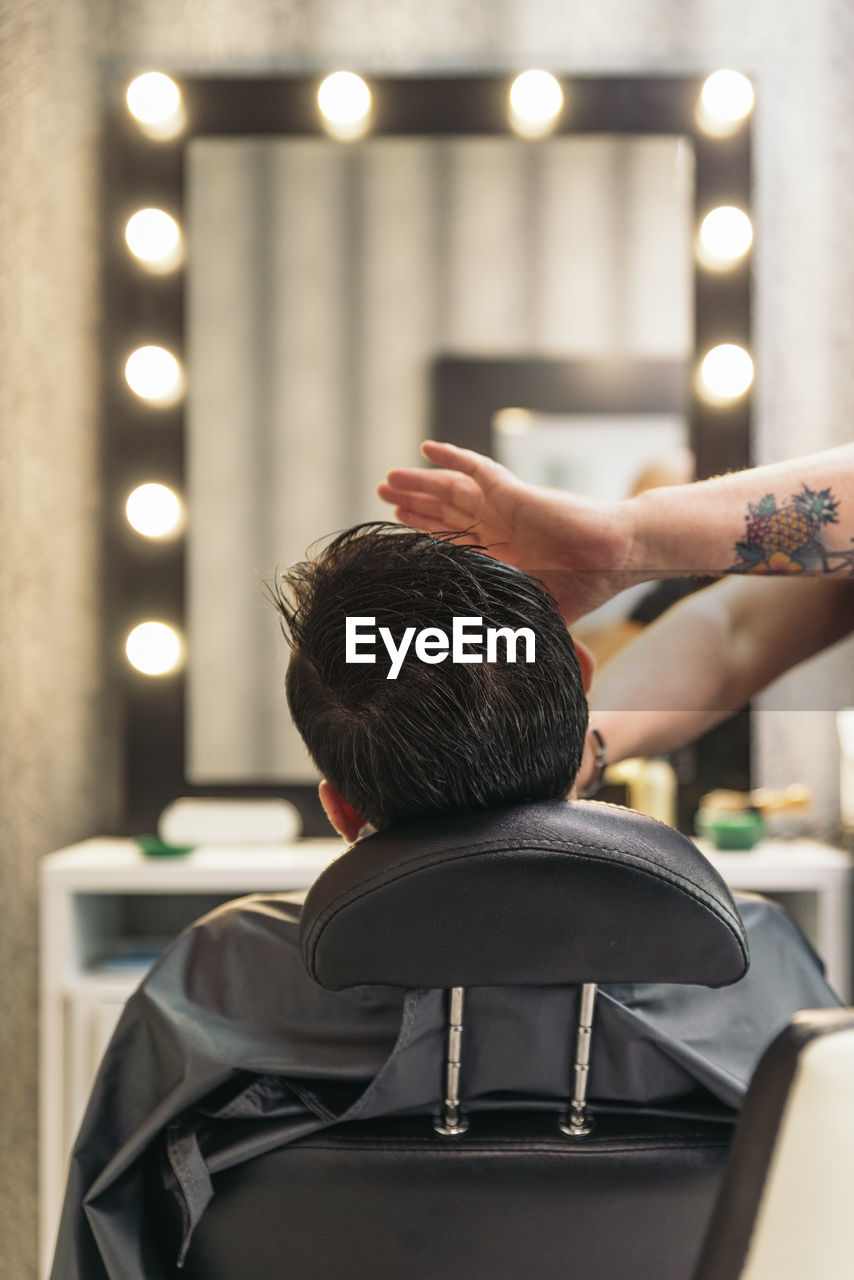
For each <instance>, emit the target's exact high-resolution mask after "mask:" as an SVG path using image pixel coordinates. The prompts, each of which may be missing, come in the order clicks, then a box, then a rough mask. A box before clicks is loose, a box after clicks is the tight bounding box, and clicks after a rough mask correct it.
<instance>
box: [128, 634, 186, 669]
mask: <svg viewBox="0 0 854 1280" xmlns="http://www.w3.org/2000/svg"><path fill="white" fill-rule="evenodd" d="M183 651H184V646H183V644H182V642H181V637H180V636H179V635H178V632H177V631H175V629H174V628H173V627H170V626H167V624H166V623H165V622H141V623H140V624H139V626H138V627H134V629H133V631H131V633H130V634H129V635H128V637H127V639H126V641H125V653H126V654H127V659H128V662H129V663H130V664H131V666H132V667H136V669H137V671H141V672H142V673H143V675H146V676H163V675H166V674H167V673H168V672H170V671H174V670H175V669H176V668H177V667H178V666H179V665H180V663H181V660H182V658H183Z"/></svg>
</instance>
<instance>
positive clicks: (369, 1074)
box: [51, 895, 840, 1280]
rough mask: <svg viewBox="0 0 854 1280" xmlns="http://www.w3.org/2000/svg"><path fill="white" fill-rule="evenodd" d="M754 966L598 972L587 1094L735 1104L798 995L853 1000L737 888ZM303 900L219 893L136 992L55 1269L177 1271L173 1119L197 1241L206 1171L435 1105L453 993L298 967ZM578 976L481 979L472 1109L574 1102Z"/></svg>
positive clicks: (101, 1084)
mask: <svg viewBox="0 0 854 1280" xmlns="http://www.w3.org/2000/svg"><path fill="white" fill-rule="evenodd" d="M738 904H739V909H740V911H741V914H742V917H743V919H744V923H745V926H746V929H747V933H748V938H749V941H750V949H751V957H752V963H751V968H750V970H749V972H748V973H747V975H746V977H745V978H743V979H742V980H741V981H740V982H738V983H736V984H735V985H734V986H732V987H728V988H723V989H719V990H714V991H713V990H709V989H707V988H704V987H697V986H674V985H666V984H645V985H630V984H623V985H620V986H610V987H603V988H601V989H600V997H599V1002H598V1006H597V1013H596V1023H595V1030H594V1037H593V1055H592V1066H591V1085H590V1094H591V1097H592V1098H594V1099H598V1100H600V1101H626V1100H630V1101H633V1102H638V1103H646V1104H650V1105H652V1104H655V1103H656V1102H660V1101H662V1100H664V1099H670V1098H674V1097H678V1096H679V1095H682V1094H685V1093H686V1092H688V1091H690V1090H692V1089H695V1088H696V1086H697V1085H698V1084H699V1085H702V1086H704V1087H705V1088H706V1089H708V1090H709V1091H710V1092H711V1093H712V1094H713V1095H714V1096H715V1097H716V1098H718V1099H720V1100H721V1101H722V1102H724V1103H726V1104H728V1105H729V1106H734V1107H737V1106H738V1105H739V1104H740V1102H741V1099H742V1097H743V1094H744V1091H745V1088H746V1085H747V1081H748V1079H749V1077H750V1075H751V1073H752V1071H753V1068H754V1066H755V1065H756V1062H757V1060H758V1058H759V1056H760V1055H761V1053H762V1050H763V1049H764V1048H765V1046H766V1045H767V1044H768V1043H769V1041H770V1040H771V1039H772V1038H773V1037H774V1036H775V1035H776V1034H777V1032H778V1031H779V1030H780V1029H781V1028H782V1026H783V1025H784V1024H785V1023H786V1022H787V1021H788V1020H789V1018H790V1017H791V1015H792V1013H794V1012H795V1011H796V1010H798V1009H804V1008H820V1007H828V1006H836V1005H838V1004H839V1003H840V1002H839V1000H838V999H837V998H836V996H835V995H834V993H833V992H832V991H831V989H830V988H829V987H828V985H827V983H826V982H825V981H824V977H823V974H822V970H821V966H820V964H819V962H818V960H817V959H816V957H815V955H814V953H813V952H812V950H811V949H810V948H809V946H808V944H807V943H806V942H805V940H804V939H803V937H802V935H801V934H800V933H799V931H798V930H797V929H796V927H795V926H794V925H793V924H792V923H791V921H790V920H789V919H788V917H787V916H786V915H785V913H784V912H782V911H781V910H780V908H778V907H777V906H775V905H773V904H771V903H768V902H765V901H764V900H762V899H759V898H752V897H747V896H744V897H739V898H738ZM299 910H300V908H299V898H298V896H297V895H273V896H253V897H251V898H244V899H241V900H239V901H237V902H235V903H229V904H227V905H226V906H224V907H221V908H219V909H218V910H217V911H215V912H213V913H212V914H211V915H209V916H207V917H205V918H204V919H203V920H201V921H199V922H198V923H196V924H195V925H193V926H191V927H190V928H189V929H188V930H186V931H185V932H184V933H183V934H182V935H181V936H180V937H179V938H178V939H176V941H175V942H174V943H172V944H171V945H170V946H169V947H168V948H167V950H166V951H165V952H164V954H163V955H162V956H161V958H160V959H159V961H158V962H157V964H156V965H155V966H154V968H153V969H152V971H151V972H150V974H149V975H148V977H147V978H146V979H145V981H144V982H143V983H142V985H141V986H140V987H139V989H138V990H137V992H136V993H135V994H134V995H133V996H132V997H131V999H130V1001H129V1002H128V1005H127V1007H126V1009H125V1011H124V1013H123V1015H122V1018H121V1020H120V1022H119V1025H118V1027H117V1029H116V1032H115V1034H114V1036H113V1039H112V1041H111V1043H110V1045H109V1048H108V1049H107V1052H106V1054H105V1057H104V1060H103V1063H102V1064H101V1068H100V1071H99V1073H98V1077H97V1080H96V1083H95V1086H94V1089H93V1092H92V1096H91V1099H90V1103H89V1106H88V1109H87V1112H86V1115H85V1118H84V1120H83V1124H82V1126H81V1129H80V1133H79V1135H78V1139H77V1142H76V1145H75V1149H74V1153H73V1156H72V1161H71V1168H70V1174H69V1181H68V1187H67V1192H66V1199H65V1206H64V1210H63V1216H62V1224H61V1228H60V1233H59V1240H58V1244H57V1250H56V1256H55V1260H54V1267H53V1271H52V1273H51V1274H52V1280H105V1277H108V1278H109V1280H143V1278H144V1280H164V1271H163V1267H162V1264H161V1263H160V1261H159V1259H158V1258H157V1257H156V1256H154V1250H153V1247H152V1245H151V1243H150V1233H149V1232H147V1231H146V1224H145V1207H144V1194H143V1159H142V1157H143V1156H144V1154H145V1153H146V1151H147V1150H148V1149H149V1148H150V1144H151V1143H152V1142H153V1140H154V1139H155V1138H157V1137H158V1136H159V1135H162V1134H163V1133H164V1132H166V1133H168V1149H169V1160H170V1163H171V1167H172V1176H173V1178H174V1181H175V1183H176V1189H177V1190H178V1192H179V1193H180V1198H181V1200H182V1202H183V1204H182V1207H183V1211H184V1214H185V1222H186V1225H187V1233H186V1235H187V1238H188V1237H189V1231H190V1230H191V1228H192V1226H193V1224H194V1223H195V1221H197V1220H198V1218H199V1216H200V1215H201V1213H202V1212H203V1211H204V1207H205V1204H206V1203H207V1200H208V1198H209V1195H210V1184H209V1174H210V1173H211V1172H215V1171H217V1170H218V1169H221V1168H225V1167H228V1166H229V1165H231V1164H235V1163H238V1162H240V1161H242V1160H246V1159H249V1158H250V1157H251V1156H253V1155H257V1154H259V1153H260V1152H261V1151H263V1150H266V1149H269V1148H270V1147H273V1146H278V1145H281V1144H283V1143H286V1142H293V1141H296V1140H297V1139H299V1138H301V1137H304V1136H306V1135H307V1134H309V1133H312V1132H316V1131H317V1130H319V1129H321V1128H323V1127H325V1126H327V1125H329V1124H331V1123H334V1122H336V1121H338V1120H341V1119H351V1118H352V1119H355V1118H357V1117H358V1118H360V1119H368V1118H370V1117H374V1116H381V1115H388V1114H391V1113H394V1112H399V1111H404V1110H427V1111H430V1110H433V1109H435V1107H436V1105H437V1104H438V1103H439V1101H440V1098H441V1084H442V1069H441V1064H442V1059H443V1051H444V1017H445V1013H444V996H443V993H442V992H439V991H434V990H413V991H407V992H405V993H404V992H403V991H400V990H397V989H394V988H388V987H386V988H379V987H371V988H367V987H362V988H354V989H353V990H350V991H343V992H327V991H324V990H323V989H322V988H320V987H318V986H317V985H316V984H315V983H314V982H313V981H312V980H311V979H310V978H309V977H308V975H307V974H306V972H305V970H304V969H303V967H302V963H301V960H300V955H299V945H298V921H299ZM576 1000H577V990H576V989H575V988H571V987H533V988H531V987H481V988H472V989H471V990H470V991H469V993H468V999H467V1007H466V1031H465V1039H464V1046H463V1058H464V1065H463V1077H462V1085H463V1093H464V1096H465V1098H466V1101H467V1105H474V1106H476V1105H478V1101H480V1103H481V1104H484V1103H485V1102H486V1100H487V1098H488V1095H491V1094H495V1093H498V1092H501V1093H507V1092H512V1093H516V1094H522V1095H525V1096H526V1097H527V1098H529V1099H531V1100H532V1101H534V1102H535V1101H536V1100H546V1099H554V1098H560V1097H565V1096H566V1093H567V1091H568V1086H567V1082H568V1080H569V1078H570V1051H571V1042H572V1039H573V1032H572V1028H573V1024H574V1020H575V1007H576Z"/></svg>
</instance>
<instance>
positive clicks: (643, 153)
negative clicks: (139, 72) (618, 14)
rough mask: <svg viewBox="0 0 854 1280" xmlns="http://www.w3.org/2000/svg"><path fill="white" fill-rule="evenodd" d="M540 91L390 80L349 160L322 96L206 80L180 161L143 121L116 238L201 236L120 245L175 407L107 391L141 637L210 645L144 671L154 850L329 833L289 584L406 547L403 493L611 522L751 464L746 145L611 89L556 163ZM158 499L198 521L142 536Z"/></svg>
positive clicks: (130, 315) (135, 739) (114, 382)
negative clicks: (737, 210) (362, 537)
mask: <svg viewBox="0 0 854 1280" xmlns="http://www.w3.org/2000/svg"><path fill="white" fill-rule="evenodd" d="M511 79H512V77H507V78H505V77H485V78H479V79H454V78H449V79H446V80H433V81H429V80H418V79H411V80H409V79H401V80H394V81H377V82H374V83H373V84H372V86H371V87H372V92H373V105H372V114H371V117H370V126H371V127H370V130H369V132H368V133H367V134H366V136H364V137H363V138H361V139H358V140H349V141H345V142H342V141H341V140H337V139H333V138H330V137H329V136H327V134H326V133H325V132H324V130H323V128H322V127H321V123H320V120H319V117H318V113H317V107H316V91H317V83H315V82H314V81H312V80H309V79H308V78H305V79H302V80H246V81H231V80H229V81H215V80H192V79H190V80H185V81H181V91H182V96H183V104H184V118H183V132H179V133H177V134H174V135H173V134H170V136H168V137H166V138H164V137H160V136H151V135H150V133H149V134H146V133H145V131H143V130H140V129H138V128H137V127H136V125H135V124H134V122H133V121H131V120H129V118H128V115H127V111H126V109H125V108H124V103H123V101H122V102H121V103H119V101H118V98H117V105H116V108H115V111H114V113H113V115H112V116H111V119H110V124H109V128H108V130H107V158H106V161H105V163H106V165H107V167H108V171H109V172H110V173H111V175H112V181H111V182H110V183H109V184H108V186H107V204H106V208H105V216H106V218H107V219H108V221H109V223H110V226H111V229H114V228H115V227H117V226H118V225H121V226H122V228H124V226H125V224H126V223H127V221H128V216H129V215H130V214H132V213H133V212H134V211H135V210H137V209H140V208H146V207H148V208H155V209H160V210H162V211H164V212H166V213H169V214H170V215H173V217H174V218H175V220H176V222H177V223H178V224H180V240H179V241H178V242H177V243H176V244H175V245H173V246H172V248H171V249H170V254H171V256H170V258H169V263H168V264H167V267H168V269H167V268H166V267H164V269H163V270H159V269H158V270H156V271H155V270H148V269H146V267H145V264H144V263H143V264H142V265H140V263H139V262H138V261H136V260H134V259H133V258H132V256H131V255H130V254H129V253H128V250H127V245H125V243H124V242H121V243H120V242H119V240H118V237H117V236H115V235H113V233H112V230H111V237H110V239H109V243H108V246H107V264H106V273H105V277H106V284H107V305H108V316H109V323H108V325H107V328H106V331H105V351H106V356H105V358H106V360H107V362H108V365H109V364H110V362H112V364H113V365H115V367H116V369H121V368H124V369H125V370H126V377H127V379H128V381H129V382H130V385H131V386H133V383H132V381H131V373H132V371H131V369H130V366H126V365H125V363H124V362H125V361H126V360H127V354H128V351H129V350H132V349H133V348H134V347H137V346H139V345H140V344H143V345H145V348H146V352H147V354H146V357H145V358H146V359H147V360H149V361H150V362H154V361H155V360H160V362H161V364H162V365H163V368H162V369H160V367H159V366H158V369H157V370H155V369H154V368H153V364H152V371H153V373H158V376H160V374H162V376H163V378H166V377H167V374H168V378H169V387H168V388H167V390H164V391H162V394H161V393H160V392H158V395H157V396H156V397H154V398H153V399H151V398H150V399H148V400H146V399H145V397H144V396H143V395H142V394H141V393H139V392H137V393H136V395H135V396H134V395H131V394H130V393H129V391H128V386H127V385H126V384H125V381H124V379H123V378H120V377H119V376H118V374H116V375H115V376H113V374H112V373H110V374H109V376H108V377H107V378H105V387H106V393H105V409H104V429H105V435H106V440H105V445H106V447H105V457H106V462H107V484H108V488H109V493H110V495H111V498H110V501H111V503H112V505H111V506H110V515H109V520H111V521H112V522H113V523H112V525H111V527H110V529H109V530H108V532H109V533H110V535H111V541H110V545H111V564H110V569H111V581H112V583H113V591H112V597H111V610H112V613H111V618H112V621H111V626H113V627H114V628H115V630H116V632H117V633H119V635H124V634H126V633H129V632H130V631H131V629H132V627H133V626H134V625H135V624H138V623H141V622H143V621H145V620H146V619H149V618H150V619H154V620H158V621H160V622H161V623H167V624H169V625H170V626H171V627H173V628H174V630H175V632H176V633H177V635H178V639H179V640H180V641H181V642H182V643H181V644H180V646H179V647H178V648H176V650H175V652H176V654H177V655H178V657H177V658H176V660H175V664H174V666H173V667H172V668H169V669H166V668H163V667H161V672H162V674H159V675H150V674H147V673H146V672H145V671H142V670H141V669H131V668H130V667H129V665H128V663H127V662H126V661H125V658H124V653H123V652H121V653H120V652H119V649H118V640H117V641H116V649H115V654H114V658H113V661H114V662H115V666H116V687H117V690H118V691H119V692H120V694H121V699H120V702H121V708H122V711H123V715H124V722H123V723H124V740H125V761H126V763H125V770H126V793H127V805H126V819H127V823H128V825H129V826H135V827H137V828H139V827H140V826H141V825H143V824H150V823H151V822H152V821H153V820H155V819H156V816H157V813H158V811H159V809H160V808H162V807H163V805H164V804H165V803H167V802H168V801H169V800H170V799H172V798H174V796H175V795H177V794H180V793H193V792H194V791H196V792H211V791H214V792H220V793H228V794H244V793H250V792H255V793H258V792H262V793H264V792H274V793H278V794H287V795H290V796H292V797H293V798H294V799H297V800H298V801H299V802H300V803H304V804H305V806H306V813H307V814H308V828H307V829H308V830H311V829H312V828H313V826H315V825H316V824H315V821H314V818H312V816H311V813H310V802H309V799H308V797H309V796H310V794H311V791H312V788H313V784H314V781H315V775H314V770H313V768H312V766H311V763H310V761H309V760H308V759H307V757H306V755H305V753H304V751H303V748H302V746H301V744H300V742H299V740H298V738H297V736H296V735H295V733H294V732H293V731H292V730H291V728H290V724H289V720H288V716H287V713H286V710H285V708H284V705H283V694H282V682H283V673H284V666H285V660H286V655H285V651H284V647H283V642H282V641H281V639H280V637H279V636H278V631H277V624H276V619H275V615H274V613H273V611H272V609H271V608H270V606H269V605H268V604H267V602H266V600H265V597H264V591H263V586H262V584H263V582H264V580H265V579H269V578H270V577H271V576H272V575H273V574H274V573H275V571H276V569H277V568H280V567H282V566H286V565H288V564H290V563H291V562H293V561H295V560H298V559H302V558H304V557H305V553H306V549H307V547H308V546H309V545H310V544H311V543H312V542H313V541H315V540H316V539H318V538H320V537H322V536H324V535H326V534H329V533H331V532H333V531H335V530H338V529H341V528H344V527H347V526H348V525H350V524H352V523H354V522H356V521H359V520H365V519H371V518H382V517H386V516H387V515H388V514H389V513H388V511H387V509H386V508H384V507H383V505H382V504H381V503H380V502H379V500H378V499H377V498H376V496H375V487H376V484H377V482H378V480H379V479H380V478H381V476H382V475H383V474H384V472H385V471H386V470H387V469H388V468H389V467H391V466H394V465H400V464H406V463H415V462H416V461H417V460H418V446H419V443H420V441H421V440H422V439H423V438H424V437H426V436H428V435H439V436H441V437H444V438H449V439H455V440H457V441H458V442H459V443H464V444H469V445H471V446H472V447H475V448H480V449H483V450H488V451H491V452H492V453H493V454H494V455H495V456H497V457H499V458H500V459H501V460H502V461H504V462H505V463H506V464H507V465H509V466H510V467H511V468H513V469H514V470H516V471H518V472H519V474H521V475H523V476H524V477H525V478H527V479H531V480H539V481H544V482H546V483H550V484H558V485H567V486H572V487H576V488H579V489H581V490H583V491H585V490H586V491H588V492H597V491H601V486H602V484H603V483H604V484H606V485H609V486H610V487H611V490H613V489H614V487H615V486H616V487H617V488H626V489H627V490H628V488H629V487H630V486H631V484H632V482H633V476H634V475H636V474H637V473H640V472H641V471H642V470H643V468H644V467H646V466H647V465H648V464H650V463H654V462H655V461H656V460H658V459H660V458H661V457H662V456H663V455H666V454H672V453H673V452H674V451H677V452H679V451H681V452H683V453H684V452H685V450H686V449H687V448H690V449H691V450H693V452H694V454H695V456H696V459H697V465H698V472H699V474H701V475H702V474H708V473H709V472H710V471H712V470H722V469H725V468H726V467H728V466H733V465H736V466H737V465H743V464H744V463H745V462H746V461H747V449H748V437H747V422H748V405H747V398H746V397H742V398H741V399H740V400H739V401H737V402H733V403H728V404H718V405H710V404H709V403H706V402H704V401H703V400H702V399H701V398H700V397H699V395H698V393H697V387H696V381H695V371H696V367H697V362H698V359H699V358H700V357H701V356H702V354H703V353H704V351H705V350H706V349H707V348H710V347H711V346H713V345H714V344H715V343H717V342H722V341H734V342H741V343H745V342H747V341H749V315H748V309H749V276H748V269H747V266H746V260H745V261H742V262H741V263H739V264H737V265H736V266H735V267H734V268H732V269H727V270H713V269H712V268H710V267H706V266H704V265H703V264H702V262H701V261H700V258H699V257H698V253H697V236H698V231H699V227H700V223H701V220H702V218H703V217H704V216H705V215H706V214H707V213H708V212H709V211H710V210H712V209H714V208H715V207H717V206H719V205H727V206H733V205H738V206H740V207H741V208H746V207H747V206H748V201H749V134H748V132H747V131H746V130H742V131H741V133H740V134H738V135H732V134H730V135H728V136H726V137H714V136H706V135H704V134H703V133H702V130H700V129H699V127H698V125H697V122H696V114H695V112H696V104H697V102H698V101H699V93H700V89H701V86H702V78H701V77H698V78H687V79H663V80H662V79H655V78H652V79H610V80H609V79H597V78H591V79H587V80H579V81H575V82H572V83H571V84H570V83H569V82H568V81H567V82H566V83H565V85H564V88H565V93H566V101H567V106H566V109H565V111H564V114H563V116H562V117H561V118H560V121H559V123H558V127H557V129H556V131H555V133H554V135H553V136H550V137H541V138H536V139H531V138H520V137H518V136H515V135H514V134H513V133H512V132H511V130H510V129H509V128H508V116H507V90H508V88H509V85H510V82H511ZM161 221H162V220H161ZM163 228H165V229H168V230H169V231H170V235H173V236H174V229H173V228H172V227H171V226H169V225H168V220H167V221H166V222H164V223H163ZM155 230H156V228H155ZM164 234H165V230H164ZM170 243H171V241H170ZM128 245H130V240H128ZM133 253H134V254H136V253H137V250H135V249H134V250H133ZM160 347H164V348H166V349H167V350H173V351H175V352H176V353H177V354H178V356H179V360H180V366H176V367H174V368H173V367H171V366H170V367H169V368H167V367H166V365H167V363H168V362H167V361H165V359H164V357H163V355H162V353H161V355H158V354H157V350H158V349H159V348H160ZM158 370H159V372H158ZM153 373H152V376H153ZM167 391H168V394H167ZM514 415H515V417H514ZM520 415H521V416H520ZM630 472H631V473H632V474H630ZM152 482H153V483H165V484H167V485H169V486H171V487H172V488H174V489H175V490H176V492H177V493H178V495H179V497H180V498H181V500H182V506H181V518H180V523H179V524H178V525H177V526H176V531H177V532H176V536H173V537H171V538H160V539H156V538H146V537H143V536H139V534H138V533H136V532H135V531H134V530H132V529H130V528H128V526H127V521H126V520H125V518H124V505H123V504H124V501H125V497H126V494H127V492H129V491H130V490H131V489H132V488H133V487H134V486H141V485H142V484H144V483H152ZM120 501H121V503H122V506H121V507H120V506H119V502H120ZM119 513H120V514H119ZM128 520H130V515H128ZM135 528H136V526H134V529H135ZM176 643H177V642H176ZM152 670H153V669H152Z"/></svg>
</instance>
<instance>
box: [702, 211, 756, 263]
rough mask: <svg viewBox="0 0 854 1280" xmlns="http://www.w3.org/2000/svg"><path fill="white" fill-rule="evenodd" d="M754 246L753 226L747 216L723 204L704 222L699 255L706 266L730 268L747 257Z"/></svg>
mask: <svg viewBox="0 0 854 1280" xmlns="http://www.w3.org/2000/svg"><path fill="white" fill-rule="evenodd" d="M752 243H753V225H752V223H751V221H750V219H749V218H748V216H747V214H746V213H744V212H743V210H741V209H736V208H735V207H734V206H733V205H729V204H722V205H720V206H719V207H718V208H717V209H712V211H711V213H707V214H706V216H705V218H704V219H703V222H702V225H701V227H700V238H699V244H698V253H699V256H700V259H701V261H702V262H703V263H704V265H705V266H708V267H728V266H731V264H732V263H733V262H737V261H738V259H739V258H743V257H744V255H745V254H746V253H747V250H748V249H749V248H750V246H751V244H752Z"/></svg>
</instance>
